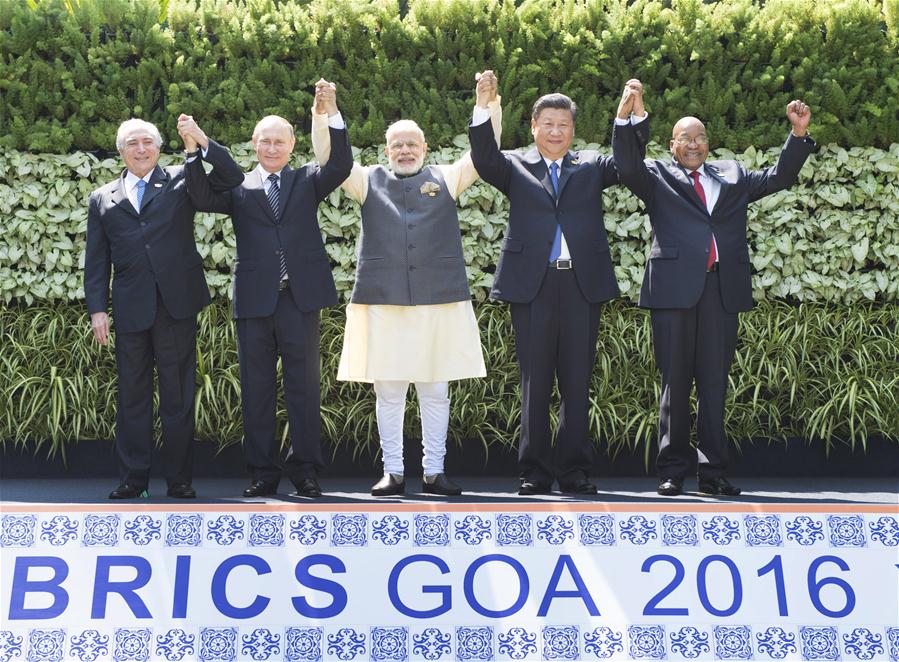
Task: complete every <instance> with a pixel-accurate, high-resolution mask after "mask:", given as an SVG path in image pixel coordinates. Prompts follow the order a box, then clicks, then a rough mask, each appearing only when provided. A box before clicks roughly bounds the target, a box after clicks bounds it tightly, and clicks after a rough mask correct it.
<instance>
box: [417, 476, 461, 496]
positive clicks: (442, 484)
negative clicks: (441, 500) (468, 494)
mask: <svg viewBox="0 0 899 662" xmlns="http://www.w3.org/2000/svg"><path fill="white" fill-rule="evenodd" d="M428 478H429V476H425V477H424V478H423V479H422V481H421V491H422V492H424V493H425V494H439V495H440V496H459V495H460V494H462V488H461V487H459V486H458V485H456V484H455V483H454V482H453V481H451V480H450V479H449V478H447V477H446V474H436V475H435V476H433V477H432V478H433V480H431V481H430V482H428Z"/></svg>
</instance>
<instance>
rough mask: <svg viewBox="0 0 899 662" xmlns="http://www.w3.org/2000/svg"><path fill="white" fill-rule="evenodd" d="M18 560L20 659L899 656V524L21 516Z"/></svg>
mask: <svg viewBox="0 0 899 662" xmlns="http://www.w3.org/2000/svg"><path fill="white" fill-rule="evenodd" d="M0 543H2V550H0V551H2V564H0V584H2V586H0V599H2V625H0V662H7V661H11V660H26V661H28V662H44V661H57V660H58V661H62V660H79V661H80V662H94V661H97V660H116V661H127V660H134V661H144V660H166V661H174V660H203V661H213V660H215V661H230V660H290V661H300V660H303V661H307V660H454V659H455V660H623V659H637V660H666V659H667V660H897V659H899V509H897V508H896V507H895V506H852V507H851V508H848V507H845V506H840V505H833V504H831V505H821V506H811V507H809V506H806V505H788V504H778V505H775V506H764V505H763V506H759V505H743V504H678V505H665V506H656V505H647V504H591V503H578V504H449V505H448V504H440V505H438V506H435V507H434V508H433V509H429V508H428V507H427V506H424V505H422V504H417V505H413V504H389V505H388V504H380V505H370V504H364V505H360V506H353V507H346V506H343V505H333V504H332V505H325V504H316V505H313V506H305V505H303V506H300V505H297V504H280V503H279V504H264V505H251V504H241V505H228V506H222V507H217V506H215V505H208V504H207V505H202V506H198V507H197V508H196V509H180V510H174V509H171V508H170V507H167V506H164V505H145V506H135V507H133V508H131V509H129V508H127V507H125V508H116V509H113V508H111V507H107V506H84V507H70V508H65V507H64V508H58V507H52V508H51V507H45V506H40V507H31V509H29V508H28V506H17V507H15V508H9V507H6V508H5V509H4V514H3V515H2V530H0Z"/></svg>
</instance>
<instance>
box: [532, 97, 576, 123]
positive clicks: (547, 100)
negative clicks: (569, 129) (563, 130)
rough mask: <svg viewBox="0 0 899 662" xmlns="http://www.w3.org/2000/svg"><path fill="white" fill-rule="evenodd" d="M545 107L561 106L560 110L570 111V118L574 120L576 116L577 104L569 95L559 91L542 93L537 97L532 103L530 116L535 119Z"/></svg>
mask: <svg viewBox="0 0 899 662" xmlns="http://www.w3.org/2000/svg"><path fill="white" fill-rule="evenodd" d="M546 108H561V109H562V110H569V111H571V120H572V121H574V120H575V119H576V118H577V104H576V103H575V102H574V101H572V100H571V97H569V96H566V95H564V94H562V93H560V92H553V93H552V94H544V95H543V96H542V97H540V98H539V99H537V101H536V102H535V103H534V110H533V111H532V112H531V118H532V119H535V120H536V119H537V117H538V116H539V115H540V113H541V111H543V110H545V109H546Z"/></svg>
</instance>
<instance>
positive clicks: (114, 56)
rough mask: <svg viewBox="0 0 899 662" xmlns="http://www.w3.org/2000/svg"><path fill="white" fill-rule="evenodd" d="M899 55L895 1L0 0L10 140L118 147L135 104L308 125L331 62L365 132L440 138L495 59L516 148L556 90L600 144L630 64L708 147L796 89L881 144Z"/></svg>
mask: <svg viewBox="0 0 899 662" xmlns="http://www.w3.org/2000/svg"><path fill="white" fill-rule="evenodd" d="M897 51H899V0H843V1H841V2H820V1H818V0H767V1H762V0H727V1H726V2H702V1H701V0H666V1H663V0H579V1H575V0H525V1H521V0H409V1H408V2H406V1H405V0H403V1H400V2H398V0H78V1H72V0H28V2H23V0H0V62H2V73H0V125H2V126H3V134H4V135H3V137H2V139H0V141H2V144H3V145H4V146H6V147H13V148H17V149H25V150H35V151H44V152H54V153H60V152H66V151H69V150H70V149H81V150H111V149H112V147H113V136H114V133H115V128H116V126H117V125H118V124H119V122H121V121H122V120H124V119H126V118H128V117H129V116H132V115H133V116H140V117H143V118H144V119H147V120H150V121H152V122H154V123H157V124H158V125H160V126H161V127H173V126H174V118H176V117H177V116H178V114H179V113H181V112H187V113H189V114H192V115H195V116H196V117H197V118H198V119H200V120H202V122H203V125H204V126H205V127H207V129H208V130H209V132H210V133H211V134H212V135H215V136H217V137H218V138H219V139H221V141H223V142H225V143H235V142H240V141H244V140H247V139H248V137H249V135H250V133H251V130H252V127H253V125H254V123H255V122H256V120H257V119H258V118H259V117H261V116H262V115H264V114H268V113H278V114H281V115H284V116H285V117H288V118H292V119H295V120H297V121H298V122H302V121H304V120H307V119H308V117H307V116H308V108H309V107H310V105H311V102H312V93H313V83H314V82H315V80H317V79H318V77H319V76H324V77H326V78H328V79H329V80H333V81H335V82H337V83H338V85H339V89H340V95H339V102H340V105H341V107H342V109H343V110H344V112H345V114H346V116H347V118H348V120H349V121H350V123H351V127H352V128H351V137H352V140H353V143H354V144H355V145H357V146H360V147H367V146H372V145H375V144H378V143H379V142H381V141H382V136H383V135H384V129H385V126H386V124H387V123H388V122H390V121H392V120H395V119H398V118H399V117H400V116H406V117H411V118H413V119H415V120H417V121H418V122H419V123H420V124H421V125H422V126H423V127H424V128H425V130H426V132H427V133H428V135H429V138H430V140H431V142H432V144H448V143H449V142H450V140H451V139H452V137H453V136H454V135H456V134H457V133H459V132H461V131H462V130H463V128H464V127H465V126H466V122H467V120H468V117H469V115H470V112H471V106H472V103H473V75H474V73H475V72H476V71H479V70H481V69H483V68H485V67H489V68H493V69H494V70H496V71H497V73H498V75H499V79H500V92H501V93H502V95H503V97H504V98H505V100H506V103H507V104H508V112H507V113H506V116H505V120H504V125H505V126H504V137H503V142H504V145H505V146H507V147H517V146H521V145H525V144H527V143H528V142H530V135H529V131H528V128H527V123H526V121H525V120H526V118H527V116H528V115H529V109H530V107H531V105H532V104H533V102H534V100H535V99H536V97H537V96H538V95H539V94H541V93H545V92H549V91H554V90H560V91H563V92H565V93H567V94H569V95H571V96H572V97H573V98H574V99H575V100H576V101H577V102H578V103H579V105H580V107H581V113H580V115H579V116H578V131H579V134H580V135H581V136H582V137H584V138H585V139H587V140H590V141H596V142H608V136H609V125H610V122H611V119H612V116H613V112H614V109H615V107H616V104H617V98H618V96H619V94H620V90H621V88H622V86H623V83H624V81H625V80H627V79H628V78H630V77H631V76H638V77H639V78H641V79H642V80H643V81H644V83H645V84H646V90H647V103H648V108H649V110H650V112H652V113H653V114H654V116H655V119H656V122H655V123H654V127H655V128H654V132H655V134H654V135H655V137H656V138H657V139H662V140H665V139H667V137H668V136H669V135H670V128H671V126H672V125H673V123H674V121H675V120H676V119H677V118H679V117H681V116H683V115H697V116H699V117H701V118H703V119H705V120H706V121H707V125H708V128H709V131H710V135H711V137H712V139H713V146H726V147H728V148H730V149H735V150H744V149H746V148H747V147H749V146H750V145H756V146H759V147H769V146H771V145H775V144H778V143H779V142H780V140H781V138H782V134H783V130H782V125H783V122H782V120H783V115H784V108H785V106H786V104H787V102H788V101H789V100H790V99H792V98H796V97H801V98H802V99H803V100H804V101H806V102H807V103H808V104H809V105H810V106H811V107H812V110H813V113H814V116H813V120H812V132H813V134H814V135H815V137H816V138H817V139H818V141H819V142H821V143H835V144H839V145H843V146H858V145H864V146H877V147H881V148H887V147H888V146H889V145H890V144H891V143H893V142H897V141H899V58H897ZM168 137H169V142H168V146H169V147H170V148H172V149H176V148H177V147H178V144H177V140H176V138H177V136H175V135H174V131H171V130H170V131H168Z"/></svg>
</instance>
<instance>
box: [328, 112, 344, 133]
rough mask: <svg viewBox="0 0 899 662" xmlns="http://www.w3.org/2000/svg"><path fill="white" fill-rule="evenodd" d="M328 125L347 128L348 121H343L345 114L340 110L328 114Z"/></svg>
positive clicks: (335, 127)
mask: <svg viewBox="0 0 899 662" xmlns="http://www.w3.org/2000/svg"><path fill="white" fill-rule="evenodd" d="M328 126H329V127H330V128H332V129H345V128H346V122H344V121H343V115H341V114H340V111H339V110H338V111H337V112H336V113H334V114H333V115H329V116H328Z"/></svg>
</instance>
